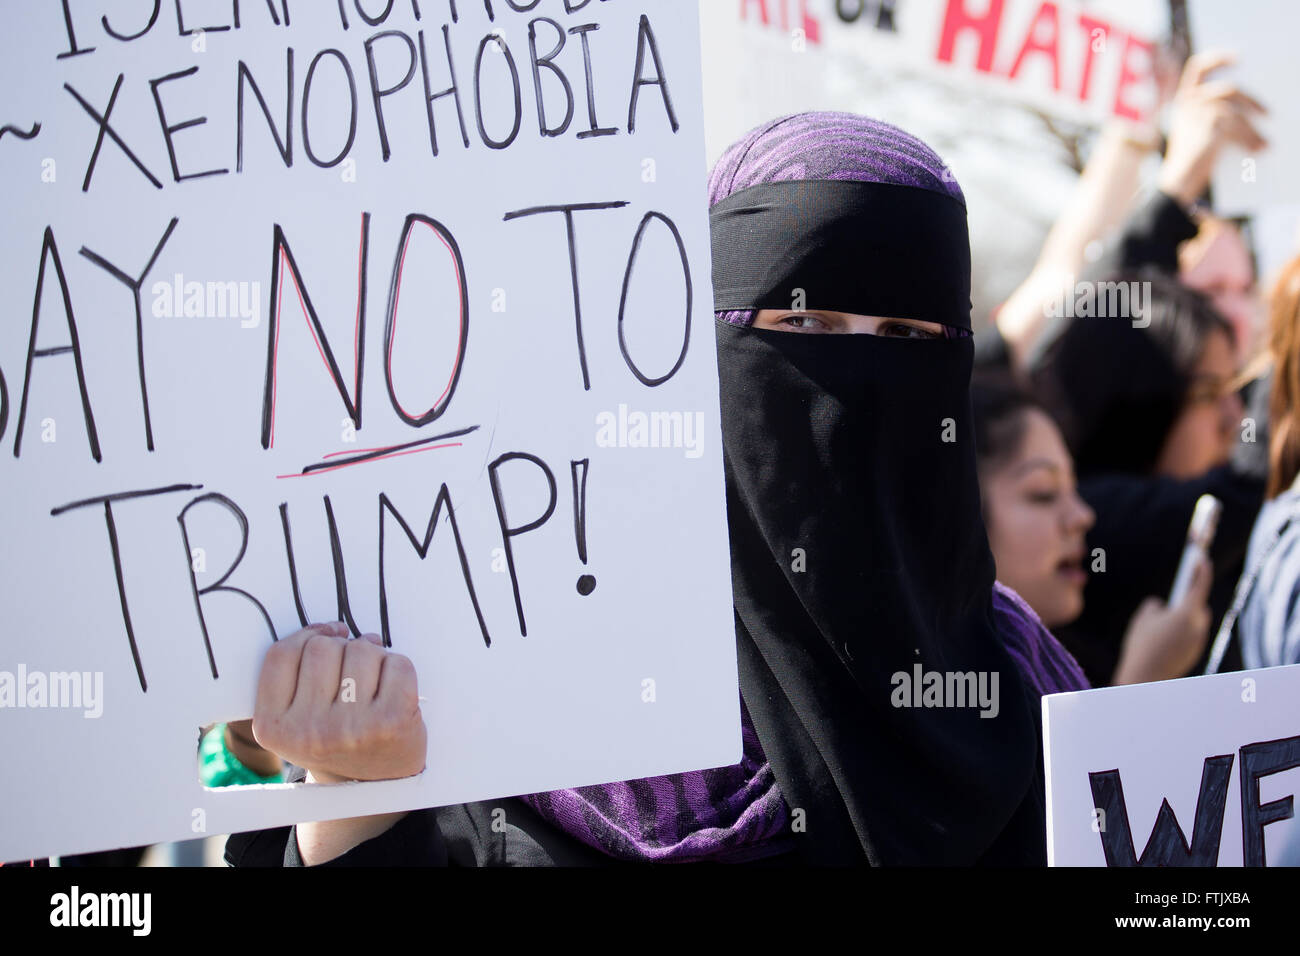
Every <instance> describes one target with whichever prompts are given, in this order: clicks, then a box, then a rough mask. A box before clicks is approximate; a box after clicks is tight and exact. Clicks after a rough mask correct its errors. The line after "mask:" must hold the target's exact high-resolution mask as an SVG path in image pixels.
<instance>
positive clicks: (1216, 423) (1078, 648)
mask: <svg viewBox="0 0 1300 956" xmlns="http://www.w3.org/2000/svg"><path fill="white" fill-rule="evenodd" d="M1114 280H1115V281H1117V282H1124V283H1128V286H1127V288H1128V290H1129V291H1130V293H1131V294H1130V296H1129V302H1128V306H1127V307H1126V308H1120V309H1119V310H1118V311H1119V312H1120V313H1122V314H1115V315H1106V314H1104V312H1105V306H1103V305H1102V301H1103V295H1102V293H1101V292H1100V291H1098V292H1096V293H1095V304H1097V305H1098V306H1102V308H1101V312H1102V314H1099V315H1098V316H1097V317H1079V318H1075V319H1073V321H1071V322H1070V323H1069V325H1068V326H1067V327H1066V329H1065V330H1064V331H1063V332H1062V334H1061V336H1060V337H1059V338H1058V339H1057V340H1056V341H1055V342H1053V344H1052V346H1051V347H1050V349H1049V350H1048V352H1047V354H1046V355H1045V357H1044V360H1043V362H1042V364H1041V365H1040V367H1039V368H1038V369H1037V370H1036V371H1035V374H1034V378H1033V380H1034V383H1035V385H1036V386H1037V388H1038V390H1039V393H1040V394H1041V395H1042V397H1043V398H1044V400H1045V402H1046V403H1047V406H1048V408H1050V409H1051V410H1052V412H1053V413H1054V414H1055V415H1056V417H1057V420H1058V421H1059V422H1060V423H1061V425H1062V430H1063V431H1064V433H1065V437H1066V440H1067V444H1068V447H1069V450H1070V453H1071V455H1072V456H1073V459H1074V466H1075V469H1076V471H1077V473H1078V477H1079V493H1080V495H1081V496H1082V498H1083V500H1084V501H1086V502H1087V503H1088V505H1089V506H1090V507H1091V508H1092V510H1093V511H1094V512H1095V513H1096V523H1095V524H1094V525H1093V527H1092V528H1091V530H1090V531H1089V532H1088V535H1087V545H1086V546H1087V551H1088V556H1089V560H1090V566H1089V570H1090V572H1091V573H1090V574H1089V575H1088V578H1087V585H1086V587H1085V590H1084V608H1083V612H1082V613H1081V614H1080V616H1079V617H1078V619H1077V620H1076V621H1074V622H1073V623H1071V624H1068V625H1065V626H1063V627H1060V628H1059V629H1058V631H1057V636H1058V637H1060V639H1061V641H1062V643H1064V644H1065V646H1066V647H1068V648H1069V649H1070V651H1071V652H1072V653H1073V654H1074V656H1075V657H1076V658H1077V659H1078V660H1079V663H1080V664H1081V665H1082V666H1083V669H1084V671H1085V672H1086V673H1087V674H1088V678H1089V680H1090V681H1092V682H1093V684H1094V685H1096V686H1103V685H1106V684H1110V683H1112V682H1113V681H1114V679H1115V669H1116V665H1117V663H1118V661H1119V655H1120V647H1121V638H1122V636H1123V635H1124V633H1125V631H1126V627H1127V624H1128V622H1129V620H1130V619H1131V618H1132V617H1133V615H1134V613H1135V612H1136V611H1137V609H1138V607H1139V605H1140V604H1141V603H1142V601H1143V600H1144V599H1145V598H1147V597H1149V596H1152V595H1165V594H1168V593H1169V589H1170V586H1171V584H1172V583H1173V579H1174V574H1175V572H1176V570H1177V567H1178V562H1179V558H1180V556H1181V553H1182V550H1183V545H1184V542H1185V539H1186V533H1187V526H1188V523H1189V522H1190V520H1191V517H1192V512H1193V510H1194V508H1195V505H1196V501H1197V499H1198V498H1199V497H1200V496H1201V495H1203V494H1212V495H1214V496H1215V497H1216V498H1218V499H1219V500H1220V501H1221V502H1222V503H1223V514H1222V516H1221V518H1220V520H1219V527H1218V533H1217V535H1216V537H1215V539H1214V544H1213V546H1212V548H1211V550H1210V559H1211V562H1212V563H1213V566H1214V568H1215V570H1216V574H1215V579H1214V584H1213V587H1212V589H1211V592H1210V607H1211V617H1212V620H1214V621H1217V620H1218V619H1219V618H1221V617H1222V615H1223V613H1224V611H1225V610H1226V608H1227V606H1228V603H1229V600H1230V598H1231V594H1232V588H1233V585H1234V583H1235V581H1236V579H1237V577H1238V575H1239V574H1240V571H1241V564H1242V559H1243V557H1244V554H1245V549H1246V543H1247V540H1248V538H1249V535H1250V528H1251V525H1252V524H1253V522H1254V520H1255V515H1256V513H1257V512H1258V510H1259V506H1260V503H1261V501H1262V498H1263V491H1264V477H1265V474H1266V470H1267V460H1266V454H1265V451H1264V443H1263V441H1262V440H1261V441H1256V438H1257V433H1262V432H1263V430H1264V427H1265V421H1264V419H1265V418H1266V415H1265V414H1264V413H1262V412H1261V413H1257V414H1256V416H1255V420H1253V421H1252V420H1245V419H1244V418H1243V416H1244V409H1243V407H1242V404H1241V400H1240V398H1239V397H1238V395H1237V382H1236V380H1235V376H1236V373H1237V362H1236V357H1235V356H1236V350H1235V347H1234V340H1233V332H1232V327H1231V326H1230V325H1229V323H1228V322H1227V320H1226V319H1224V318H1223V316H1221V315H1220V314H1219V313H1218V312H1217V311H1215V309H1214V308H1213V306H1211V304H1210V303H1209V301H1208V300H1207V299H1206V298H1205V297H1204V296H1202V295H1201V294H1199V293H1197V292H1194V291H1192V290H1191V289H1189V288H1187V287H1186V286H1185V285H1183V284H1181V283H1179V282H1178V281H1176V280H1174V279H1171V278H1168V277H1166V276H1163V275H1161V274H1158V273H1135V274H1130V275H1122V276H1116V277H1114ZM1134 283H1136V284H1134ZM1093 288H1095V289H1100V288H1105V287H1103V286H1100V285H1098V286H1095V287H1093ZM1107 295H1109V294H1107ZM1138 300H1140V302H1138ZM1107 304H1109V303H1107ZM1076 305H1077V304H1076ZM1079 311H1080V309H1078V308H1076V310H1075V314H1076V315H1077V314H1078V312H1079ZM1252 411H1253V410H1252ZM1195 669H1197V668H1189V672H1191V671H1192V670H1195Z"/></svg>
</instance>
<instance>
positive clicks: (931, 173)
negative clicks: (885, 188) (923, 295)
mask: <svg viewBox="0 0 1300 956" xmlns="http://www.w3.org/2000/svg"><path fill="white" fill-rule="evenodd" d="M799 179H820V180H841V181H844V180H847V181H851V182H865V183H894V184H896V185H900V186H913V187H915V188H917V189H929V190H931V191H933V192H937V193H946V194H947V195H949V196H951V197H952V198H954V199H956V200H957V201H958V202H960V203H961V204H962V205H963V206H964V205H966V197H965V196H964V195H963V194H962V191H961V186H959V185H957V180H956V179H955V178H954V177H953V175H952V171H951V170H950V169H948V167H947V166H945V165H944V162H943V160H941V159H940V158H939V156H938V155H937V154H936V153H935V152H934V150H932V149H931V148H930V147H929V146H926V145H925V143H923V142H921V141H920V140H919V139H917V138H916V137H915V136H912V135H911V134H909V133H905V132H903V130H901V129H899V128H898V127H897V126H891V125H890V124H888V123H882V122H881V121H880V120H875V119H870V118H869V117H866V116H858V115H856V114H854V113H798V114H796V115H794V116H785V117H782V118H781V119H777V120H773V121H772V122H770V123H767V124H765V125H763V126H760V127H759V128H758V129H755V130H753V131H752V132H751V133H749V135H747V136H745V137H744V138H743V139H741V140H740V141H739V142H737V143H735V144H733V145H732V146H731V148H730V149H728V150H727V151H726V152H725V153H723V154H722V158H721V159H719V160H718V162H717V165H716V166H714V167H713V174H712V175H711V176H710V177H709V205H710V206H712V205H715V204H716V203H719V202H721V201H722V200H723V199H726V198H727V197H728V196H730V195H732V194H733V193H737V192H740V190H742V189H748V188H749V187H751V186H757V185H759V184H761V183H776V182H785V181H788V180H799ZM717 316H718V318H720V319H722V320H723V321H726V322H730V323H731V324H732V325H750V324H752V323H753V321H754V313H753V312H752V311H742V312H735V311H732V312H719V313H717ZM945 328H946V327H945ZM947 331H948V335H949V336H950V337H952V336H956V335H962V336H964V335H969V333H968V332H967V331H966V330H965V329H948V330H947Z"/></svg>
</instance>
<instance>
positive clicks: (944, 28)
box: [704, 0, 1164, 124]
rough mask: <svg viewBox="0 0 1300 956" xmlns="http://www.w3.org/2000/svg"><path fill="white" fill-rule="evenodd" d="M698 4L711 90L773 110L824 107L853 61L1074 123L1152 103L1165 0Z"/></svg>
mask: <svg viewBox="0 0 1300 956" xmlns="http://www.w3.org/2000/svg"><path fill="white" fill-rule="evenodd" d="M704 13H705V21H704V22H705V29H706V38H707V39H708V41H709V50H710V56H709V57H708V58H706V60H705V70H706V80H707V84H708V88H709V89H710V91H711V94H712V91H713V90H714V89H715V88H716V89H721V90H727V91H728V92H727V96H728V98H729V99H744V98H745V97H746V96H754V97H758V98H760V99H764V100H766V99H770V98H771V97H772V96H776V97H778V98H779V101H780V106H779V107H772V112H773V113H779V112H781V111H783V110H789V111H794V110H798V109H806V108H810V107H823V108H824V107H825V106H826V99H825V98H826V97H827V96H828V95H830V96H835V95H836V93H835V91H836V89H837V87H839V86H842V85H843V84H842V83H839V82H837V78H836V76H835V72H834V66H835V64H836V63H837V62H846V61H852V60H857V61H863V62H872V63H887V64H891V65H893V66H896V67H899V68H901V69H902V70H903V71H908V70H910V71H912V72H913V73H914V74H917V75H922V76H925V77H927V78H935V79H940V80H943V81H945V82H946V83H949V84H951V85H952V86H953V87H955V88H957V89H960V90H963V91H970V90H972V89H974V90H978V91H981V92H984V93H988V94H991V95H994V96H998V97H1001V98H1005V99H1009V100H1013V101H1016V102H1020V103H1024V104H1026V105H1030V106H1033V107H1036V108H1039V109H1042V110H1044V111H1046V112H1047V113H1049V114H1051V115H1053V116H1057V117H1062V118H1066V119H1070V120H1074V121H1077V122H1084V123H1091V124H1096V123H1099V122H1102V121H1104V120H1106V119H1109V118H1111V117H1120V118H1123V119H1128V120H1132V121H1144V120H1147V119H1150V118H1151V116H1152V114H1153V112H1154V110H1155V107H1156V99H1157V91H1156V83H1155V71H1154V67H1155V62H1154V56H1155V42H1154V40H1155V37H1156V35H1157V30H1158V28H1159V27H1160V26H1162V23H1161V21H1160V19H1159V15H1160V14H1163V13H1164V4H1163V3H1147V4H1141V3H1132V2H1125V3H1116V2H1102V3H1075V2H1057V0H737V2H735V3H730V2H729V3H717V4H706V5H705V10H704ZM791 52H794V53H797V54H800V57H799V58H791V57H790V56H789V54H790V53H791ZM728 54H730V55H728ZM772 72H775V73H777V74H778V75H777V76H768V77H764V75H763V74H764V73H769V74H770V73H772ZM778 87H780V88H781V89H777V88H778Z"/></svg>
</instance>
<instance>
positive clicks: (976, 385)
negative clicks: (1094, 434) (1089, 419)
mask: <svg viewBox="0 0 1300 956" xmlns="http://www.w3.org/2000/svg"><path fill="white" fill-rule="evenodd" d="M971 403H972V405H973V407H974V412H975V454H976V461H977V463H978V467H979V477H980V497H981V500H982V502H983V509H984V526H985V527H986V528H987V529H988V535H989V547H990V548H991V549H992V551H993V560H994V563H995V564H996V565H997V575H998V581H999V582H1000V583H1001V584H1004V585H1006V586H1007V587H1009V588H1012V589H1013V590H1014V591H1015V592H1016V593H1017V594H1019V595H1020V596H1021V597H1022V598H1023V599H1024V600H1025V601H1026V603H1028V604H1029V606H1030V607H1032V608H1033V610H1034V612H1035V613H1037V614H1038V616H1039V617H1040V618H1041V619H1042V621H1043V623H1044V624H1045V625H1046V626H1047V627H1048V628H1051V629H1056V628H1061V627H1064V626H1066V625H1068V624H1070V623H1072V622H1073V621H1075V620H1076V619H1077V618H1078V617H1079V615H1080V613H1081V612H1082V611H1083V606H1084V596H1083V595H1084V585H1085V583H1086V582H1087V579H1088V570H1089V566H1090V564H1091V562H1090V561H1089V554H1088V551H1087V548H1086V544H1085V540H1086V539H1085V536H1086V534H1087V532H1088V531H1089V529H1091V528H1092V526H1093V523H1094V522H1095V520H1096V516H1095V514H1094V513H1093V510H1092V508H1090V507H1089V506H1088V505H1087V503H1086V502H1084V501H1083V499H1082V498H1080V497H1079V494H1078V490H1077V488H1076V486H1075V477H1074V462H1073V459H1072V458H1071V457H1070V452H1069V449H1067V448H1066V445H1065V438H1064V437H1063V436H1062V435H1061V430H1060V429H1059V428H1058V427H1057V425H1056V422H1055V421H1054V420H1053V419H1052V417H1051V416H1050V415H1049V414H1048V412H1047V410H1046V409H1045V408H1044V407H1043V405H1042V404H1041V403H1040V402H1039V401H1038V399H1036V398H1035V397H1034V396H1033V395H1032V394H1030V393H1029V392H1028V391H1027V390H1025V389H1024V388H1023V387H1021V386H1020V385H1019V384H1017V383H1016V382H1015V381H1014V380H1013V379H1011V378H1010V376H1007V375H1001V374H994V373H989V372H984V373H979V374H977V375H976V376H975V379H974V381H972V383H971ZM1211 577H1212V573H1211V569H1210V567H1209V565H1208V563H1203V564H1202V566H1201V567H1199V568H1197V570H1196V572H1195V575H1194V577H1193V581H1192V586H1191V587H1190V588H1189V589H1188V591H1187V593H1186V595H1185V596H1184V598H1183V600H1182V601H1181V602H1180V603H1179V604H1177V605H1175V606H1173V607H1166V606H1165V604H1164V602H1162V601H1161V600H1160V599H1159V598H1156V597H1148V598H1147V599H1146V600H1144V601H1143V602H1142V604H1141V606H1140V607H1139V608H1138V610H1137V612H1136V613H1135V614H1134V616H1133V618H1132V620H1131V621H1130V622H1128V624H1127V631H1126V633H1125V635H1124V638H1123V642H1122V645H1121V651H1120V656H1119V662H1118V664H1117V666H1116V668H1115V672H1114V675H1113V679H1114V683H1116V684H1137V683H1141V682H1143V681H1153V680H1166V679H1168V678H1171V677H1181V676H1182V675H1184V674H1186V673H1187V672H1188V670H1190V669H1191V668H1192V667H1193V666H1194V665H1195V664H1196V662H1197V660H1199V659H1200V656H1201V653H1202V651H1203V650H1204V648H1205V641H1206V636H1207V632H1208V628H1209V625H1210V612H1209V608H1208V607H1207V606H1206V598H1207V596H1208V592H1209V587H1210V581H1211Z"/></svg>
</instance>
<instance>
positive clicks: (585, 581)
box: [569, 458, 596, 597]
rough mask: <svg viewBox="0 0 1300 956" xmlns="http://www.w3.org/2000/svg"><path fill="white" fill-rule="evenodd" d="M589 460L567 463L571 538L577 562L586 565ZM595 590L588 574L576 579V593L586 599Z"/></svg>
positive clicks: (592, 580) (593, 581)
mask: <svg viewBox="0 0 1300 956" xmlns="http://www.w3.org/2000/svg"><path fill="white" fill-rule="evenodd" d="M589 463H590V459H587V458H583V459H582V460H580V461H571V462H569V472H570V474H571V475H572V476H573V537H574V539H575V540H576V541H577V542H578V560H579V561H581V562H582V563H583V564H586V563H587V467H588V464H589ZM594 590H596V579H595V578H594V577H592V576H591V575H590V574H584V575H582V576H581V577H579V578H578V593H579V594H581V595H582V596H583V597H586V596H587V595H588V594H590V593H591V592H592V591H594Z"/></svg>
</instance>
